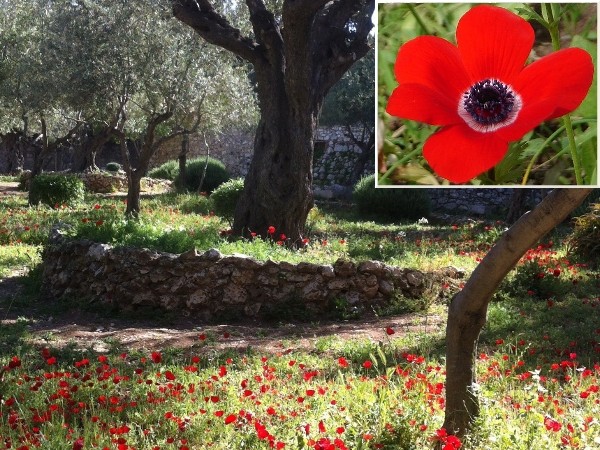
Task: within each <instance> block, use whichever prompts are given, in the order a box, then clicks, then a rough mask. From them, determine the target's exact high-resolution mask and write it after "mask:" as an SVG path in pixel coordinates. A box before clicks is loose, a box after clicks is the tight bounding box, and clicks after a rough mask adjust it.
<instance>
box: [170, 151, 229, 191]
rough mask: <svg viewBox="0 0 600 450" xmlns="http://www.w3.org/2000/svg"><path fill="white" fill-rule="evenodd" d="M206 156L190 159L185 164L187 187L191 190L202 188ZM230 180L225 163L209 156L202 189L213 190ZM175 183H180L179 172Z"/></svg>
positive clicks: (185, 184)
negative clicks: (201, 180)
mask: <svg viewBox="0 0 600 450" xmlns="http://www.w3.org/2000/svg"><path fill="white" fill-rule="evenodd" d="M205 164H206V158H204V157H201V158H195V159H191V160H189V161H188V163H187V164H186V166H185V183H184V186H185V188H186V189H187V190H188V191H190V192H197V191H198V190H199V189H200V179H201V178H202V174H203V173H204V166H205ZM227 180H229V173H228V172H227V169H226V168H225V165H224V164H223V163H222V162H221V161H219V160H218V159H214V158H208V166H207V167H206V175H205V177H204V182H203V183H202V191H204V192H209V193H210V192H212V191H214V190H215V189H216V188H217V187H219V185H220V184H222V183H224V182H226V181H227ZM175 184H176V185H179V174H178V175H177V177H176V178H175Z"/></svg>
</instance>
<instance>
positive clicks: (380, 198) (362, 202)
mask: <svg viewBox="0 0 600 450" xmlns="http://www.w3.org/2000/svg"><path fill="white" fill-rule="evenodd" d="M352 198H353V199H354V202H355V203H356V206H357V207H358V211H359V212H360V213H361V214H364V215H366V216H372V217H376V218H382V219H391V220H402V219H411V220H416V219H420V218H421V217H424V216H427V215H428V214H429V212H430V209H431V203H430V199H429V195H428V193H427V190H426V189H404V188H402V189H397V188H395V189H390V188H387V189H386V188H378V189H377V188H375V177H374V176H373V175H369V176H368V177H363V178H362V179H361V180H360V181H359V182H358V183H356V186H354V192H353V193H352Z"/></svg>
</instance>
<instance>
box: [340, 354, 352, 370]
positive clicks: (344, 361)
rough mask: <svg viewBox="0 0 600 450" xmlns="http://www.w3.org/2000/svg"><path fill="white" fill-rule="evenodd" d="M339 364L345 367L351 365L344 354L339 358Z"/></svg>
mask: <svg viewBox="0 0 600 450" xmlns="http://www.w3.org/2000/svg"><path fill="white" fill-rule="evenodd" d="M338 364H339V365H340V367H343V368H344V369H345V368H347V367H348V366H349V365H350V364H349V363H348V360H347V359H346V358H344V357H343V356H342V357H340V358H339V359H338Z"/></svg>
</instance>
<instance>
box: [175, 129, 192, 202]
mask: <svg viewBox="0 0 600 450" xmlns="http://www.w3.org/2000/svg"><path fill="white" fill-rule="evenodd" d="M189 151H190V136H189V134H187V133H186V134H184V135H183V136H182V138H181V150H180V151H179V156H178V157H177V159H178V161H179V178H177V180H178V181H177V186H176V187H177V190H178V191H181V192H183V191H184V190H185V176H186V173H185V172H186V169H185V166H186V165H187V155H188V153H189Z"/></svg>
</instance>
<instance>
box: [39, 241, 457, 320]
mask: <svg viewBox="0 0 600 450" xmlns="http://www.w3.org/2000/svg"><path fill="white" fill-rule="evenodd" d="M436 276H438V275H436ZM440 276H441V275H440ZM447 276H450V277H455V278H456V277H460V276H462V274H461V273H460V272H459V271H457V270H456V269H451V268H449V269H448V272H447ZM441 283H442V281H439V280H438V281H434V275H432V274H425V273H422V272H420V271H417V270H410V269H401V268H398V267H392V266H387V265H385V264H383V263H381V262H378V261H366V262H362V263H360V264H355V263H353V262H350V261H342V260H339V261H337V262H336V263H335V264H333V265H317V264H309V263H299V264H290V263H286V262H279V263H276V262H272V261H267V262H259V261H256V260H255V259H253V258H250V257H248V256H244V255H233V256H224V255H222V254H221V253H219V252H218V251H217V250H208V251H206V252H205V253H202V254H198V253H197V252H196V251H190V252H188V253H183V254H180V255H174V254H170V253H159V252H155V251H150V250H147V249H136V248H124V247H118V248H116V247H112V246H110V245H107V244H98V243H93V242H90V241H83V240H82V241H70V240H68V239H66V238H65V237H63V235H62V234H61V232H60V231H59V230H54V231H53V233H52V237H51V239H50V242H49V245H47V246H46V248H45V250H44V254H43V289H44V292H45V293H46V294H48V295H49V296H50V298H54V299H59V298H61V297H72V298H77V299H86V300H89V301H96V302H100V303H101V304H104V305H106V306H110V307H114V308H117V309H119V310H138V309H146V310H147V309H150V310H163V311H165V310H166V311H177V312H178V313H181V314H185V315H191V316H195V317H198V318H201V319H205V320H210V319H214V318H224V317H225V318H239V317H269V316H270V315H271V317H272V314H273V312H274V311H285V310H286V309H300V310H302V311H305V312H306V317H307V318H308V316H309V315H310V314H311V313H314V314H320V315H321V316H320V317H322V314H323V313H324V312H327V311H330V310H331V305H332V303H334V304H338V305H339V304H343V305H347V307H349V308H354V309H356V310H357V311H359V310H370V309H371V306H377V305H385V304H389V302H390V301H392V300H394V299H395V298H398V296H404V297H407V298H419V297H421V296H423V295H430V294H431V293H432V292H434V290H435V289H436V288H439V291H440V292H441V287H440V286H441ZM444 292H445V291H444Z"/></svg>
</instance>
